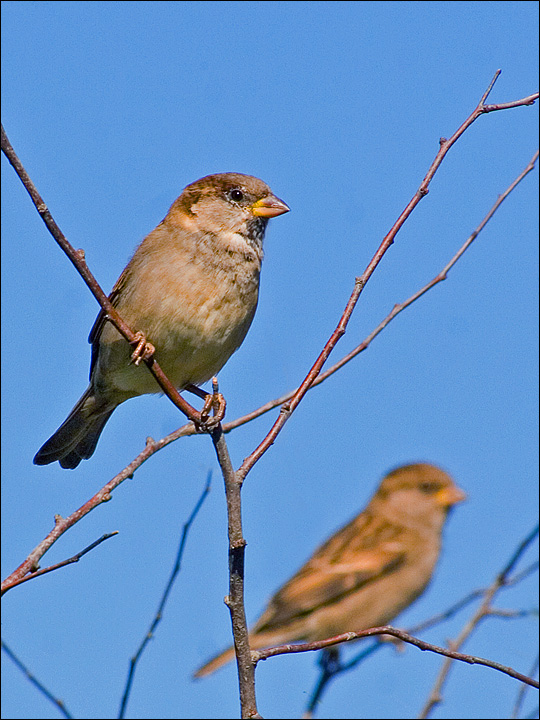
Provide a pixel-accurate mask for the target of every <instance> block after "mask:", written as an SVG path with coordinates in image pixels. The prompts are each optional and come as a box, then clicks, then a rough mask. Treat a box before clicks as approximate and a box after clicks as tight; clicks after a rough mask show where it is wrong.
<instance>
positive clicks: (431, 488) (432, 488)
mask: <svg viewBox="0 0 540 720" xmlns="http://www.w3.org/2000/svg"><path fill="white" fill-rule="evenodd" d="M438 489H439V486H438V485H437V483H432V482H431V483H430V482H424V483H420V491H421V492H423V493H426V495H432V494H433V493H434V492H437V490H438Z"/></svg>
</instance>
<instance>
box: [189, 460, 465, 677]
mask: <svg viewBox="0 0 540 720" xmlns="http://www.w3.org/2000/svg"><path fill="white" fill-rule="evenodd" d="M465 497H466V495H465V493H464V492H463V491H462V490H461V489H460V488H458V487H457V485H455V484H454V482H453V480H452V478H451V477H450V476H449V475H447V474H446V473H445V472H443V471H442V470H440V469H439V468H437V467H435V466H434V465H429V464H427V463H419V464H415V465H405V466H403V467H399V468H397V469H396V470H393V471H392V472H390V473H389V474H388V475H387V476H386V477H385V478H384V479H383V480H382V482H381V484H380V485H379V487H378V489H377V491H376V493H375V495H374V496H373V497H372V498H371V500H370V502H369V504H368V505H367V507H366V508H365V509H364V510H363V511H362V512H361V513H360V514H359V515H357V516H356V517H355V518H354V519H353V520H351V521H350V522H349V523H348V524H347V525H345V526H344V527H342V528H341V529H340V530H338V531H337V532H336V533H335V534H334V535H332V537H331V538H329V539H328V540H327V541H326V542H325V543H324V544H323V545H321V546H320V547H319V548H318V549H317V550H316V551H315V553H314V554H313V555H312V556H311V558H310V559H309V560H308V561H307V562H306V564H305V565H304V566H303V567H301V568H300V570H299V571H298V572H297V573H296V574H295V575H293V577H292V578H291V579H290V580H289V581H288V582H287V583H285V585H283V586H282V587H281V588H280V589H279V590H278V591H277V592H276V594H275V595H274V596H273V597H272V599H271V600H270V602H269V603H268V606H267V608H266V610H265V611H264V612H263V614H262V615H261V617H260V619H259V620H258V622H257V623H256V624H255V626H254V627H253V629H252V630H251V631H250V633H249V644H250V646H251V649H252V650H259V649H261V648H266V647H271V646H274V645H281V644H283V643H291V642H296V641H304V642H314V641H316V640H325V639H327V638H331V637H334V636H335V635H340V634H342V633H345V632H349V631H360V630H367V628H370V627H378V626H381V625H387V624H388V623H389V622H390V621H391V620H392V619H393V618H395V617H396V615H398V614H399V613H400V612H401V611H402V610H404V609H405V608H406V607H408V606H409V605H410V604H411V603H412V602H413V601H414V600H416V598H418V597H419V596H420V595H421V594H422V593H423V592H424V590H425V589H426V587H427V585H428V584H429V582H430V580H431V576H432V573H433V570H434V568H435V564H436V562H437V559H438V557H439V551H440V546H441V532H442V528H443V525H444V522H445V520H446V517H447V514H448V511H449V510H450V508H451V507H452V506H453V505H455V504H456V503H458V502H461V501H462V500H464V499H465ZM233 658H234V649H233V648H232V647H231V648H229V649H228V650H225V652H223V653H221V654H220V655H217V656H216V657H214V658H213V659H212V660H210V661H209V662H207V663H206V664H205V665H203V666H202V667H201V668H199V670H197V672H196V673H195V677H202V676H204V675H209V674H210V673H212V672H214V670H217V669H218V668H219V667H221V666H222V665H224V664H225V663H227V662H229V661H230V660H232V659H233Z"/></svg>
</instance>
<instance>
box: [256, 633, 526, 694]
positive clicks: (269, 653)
mask: <svg viewBox="0 0 540 720" xmlns="http://www.w3.org/2000/svg"><path fill="white" fill-rule="evenodd" d="M375 635H392V636H393V637H396V638H398V639H399V640H403V642H406V643H409V644H410V645H414V646H415V647H417V648H419V649H420V650H429V651H430V652H434V653H437V654H438V655H445V656H446V657H448V658H451V659H452V660H460V661H461V662H465V663H468V664H469V665H484V666H485V667H489V668H492V669H493V670H498V671H499V672H502V673H504V674H505V675H509V676H510V677H513V678H515V679H516V680H519V681H520V682H523V683H526V684H527V685H530V686H531V687H536V688H537V687H539V683H538V681H537V680H535V679H534V678H531V677H529V676H528V675H524V674H523V673H520V672H518V671H517V670H514V669H513V668H511V667H508V666H506V665H502V664H501V663H498V662H495V661H493V660H487V659H486V658H481V657H477V656H476V655H466V654H465V653H460V652H457V651H456V650H449V649H448V648H443V647H439V646H438V645H433V644H432V643H428V642H425V640H420V638H417V637H414V636H413V635H409V633H407V632H405V630H399V629H398V628H395V627H392V626H391V625H384V626H382V627H375V628H369V629H367V630H362V631H359V632H347V633H342V634H341V635H336V636H335V637H332V638H327V639H326V640H317V641H316V642H311V643H301V644H300V643H299V644H297V645H291V644H286V645H277V646H276V647H272V648H267V649H266V650H253V651H252V653H251V657H252V659H253V662H255V663H257V662H259V661H260V660H266V659H267V658H269V657H274V656H275V655H286V654H288V653H298V652H312V651H313V650H324V649H325V648H328V647H332V646H334V645H338V644H340V643H344V642H350V641H351V640H359V639H360V638H365V637H373V636H375Z"/></svg>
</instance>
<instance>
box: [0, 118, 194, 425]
mask: <svg viewBox="0 0 540 720" xmlns="http://www.w3.org/2000/svg"><path fill="white" fill-rule="evenodd" d="M1 133H2V151H3V153H4V155H5V156H6V157H7V159H8V160H9V162H10V163H11V165H12V166H13V169H14V170H15V172H16V173H17V175H18V176H19V178H20V180H21V182H22V184H23V185H24V187H25V189H26V191H27V192H28V194H29V195H30V198H31V199H32V202H33V203H34V205H35V206H36V209H37V211H38V213H39V215H40V217H41V219H42V220H43V222H44V223H45V225H46V227H47V230H48V231H49V232H50V233H51V235H52V236H53V238H54V239H55V240H56V242H57V243H58V245H59V246H60V247H61V248H62V250H63V251H64V252H65V254H66V255H67V256H68V258H69V259H70V260H71V262H72V263H73V265H74V266H75V269H76V270H77V272H78V273H79V275H80V276H81V277H82V279H83V280H84V282H85V283H86V285H87V286H88V288H89V289H90V292H91V293H92V294H93V296H94V297H95V298H96V300H97V301H98V303H99V304H100V305H101V307H102V308H103V310H104V311H105V312H106V313H107V320H109V321H110V322H112V324H113V325H114V326H115V328H116V329H117V330H118V332H119V333H121V334H122V335H123V337H124V338H125V339H126V340H127V341H128V343H129V344H130V345H132V346H133V347H136V346H137V345H138V344H139V343H140V339H141V335H140V334H138V333H137V332H133V330H131V328H130V327H129V326H128V325H127V324H126V323H125V322H124V321H123V320H122V318H121V317H120V315H119V314H118V313H117V311H116V310H115V308H114V306H113V305H112V304H111V302H110V301H109V298H108V297H107V295H106V294H105V293H104V292H103V290H102V289H101V287H100V285H99V283H98V282H97V280H96V278H95V277H94V276H93V275H92V273H91V272H90V269H89V268H88V265H87V264H86V262H85V259H84V251H83V250H75V248H74V247H73V246H72V245H71V243H69V242H68V240H67V239H66V237H65V235H64V234H63V232H62V231H61V230H60V228H59V227H58V225H57V224H56V222H55V220H54V218H53V217H52V215H51V213H50V212H49V208H48V207H47V205H46V204H45V201H44V200H43V198H42V197H41V195H40V194H39V193H38V191H37V189H36V187H35V185H34V183H33V182H32V180H31V179H30V177H29V176H28V173H27V172H26V170H25V169H24V166H23V164H22V163H21V161H20V160H19V158H18V156H17V154H16V152H15V150H14V149H13V147H12V146H11V143H10V142H9V139H8V137H7V135H6V132H5V130H4V127H3V126H2V129H1ZM144 362H145V364H146V366H147V367H148V369H149V370H150V372H151V373H152V375H153V376H154V378H155V379H156V381H157V383H158V385H159V386H160V388H161V389H162V390H163V392H164V393H165V395H167V397H168V398H169V400H171V402H173V403H174V404H175V405H176V407H177V408H178V409H179V410H181V411H182V412H183V413H184V415H186V416H187V417H188V418H189V419H190V420H192V421H193V422H195V423H197V424H200V423H201V415H200V413H199V412H198V411H197V410H195V408H194V407H192V406H191V405H190V404H189V403H188V402H187V401H186V400H185V399H184V398H183V397H182V396H181V395H180V393H179V392H178V390H177V389H176V388H175V387H174V385H173V384H172V383H171V381H170V380H169V378H168V377H167V376H166V375H165V373H164V372H163V370H162V369H161V367H160V366H159V364H158V362H157V361H156V360H155V358H154V357H153V356H151V357H148V358H144Z"/></svg>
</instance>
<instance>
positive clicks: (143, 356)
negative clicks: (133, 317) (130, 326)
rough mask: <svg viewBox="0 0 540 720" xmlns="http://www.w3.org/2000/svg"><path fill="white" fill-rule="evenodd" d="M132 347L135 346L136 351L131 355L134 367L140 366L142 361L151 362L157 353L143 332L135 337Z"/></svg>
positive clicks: (137, 333)
mask: <svg viewBox="0 0 540 720" xmlns="http://www.w3.org/2000/svg"><path fill="white" fill-rule="evenodd" d="M130 345H131V346H133V345H135V350H134V351H133V352H132V353H131V362H132V363H133V364H134V365H139V364H140V362H141V360H144V361H146V360H150V358H151V357H152V355H153V354H154V353H155V351H156V348H155V347H154V346H153V345H152V343H149V342H147V341H146V338H145V336H144V334H143V333H142V332H136V333H135V337H134V338H133V341H132V342H131V343H130Z"/></svg>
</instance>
